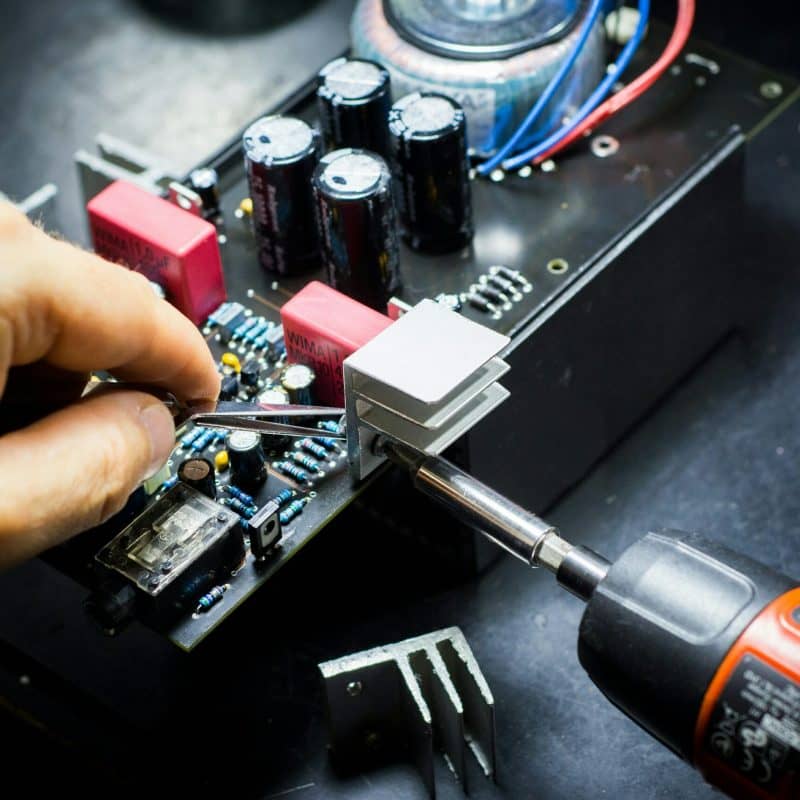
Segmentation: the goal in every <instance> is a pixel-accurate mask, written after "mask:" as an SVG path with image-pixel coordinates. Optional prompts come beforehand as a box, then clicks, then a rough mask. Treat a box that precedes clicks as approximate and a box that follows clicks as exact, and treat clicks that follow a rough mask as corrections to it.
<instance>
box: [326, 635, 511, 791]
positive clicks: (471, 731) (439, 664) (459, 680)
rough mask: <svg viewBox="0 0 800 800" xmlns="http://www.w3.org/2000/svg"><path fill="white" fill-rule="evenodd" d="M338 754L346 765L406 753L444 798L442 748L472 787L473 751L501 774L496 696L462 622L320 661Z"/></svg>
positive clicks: (488, 768)
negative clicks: (437, 764) (438, 754)
mask: <svg viewBox="0 0 800 800" xmlns="http://www.w3.org/2000/svg"><path fill="white" fill-rule="evenodd" d="M319 669H320V672H321V673H322V677H323V679H324V681H325V690H326V693H327V701H328V719H329V724H330V744H331V752H332V755H333V757H334V758H335V759H336V761H337V762H338V763H340V764H343V765H351V766H353V765H354V766H359V765H362V764H368V763H370V762H371V761H372V760H373V759H374V757H375V753H376V751H380V752H381V754H382V755H383V756H384V757H385V755H386V754H387V751H388V752H394V751H399V752H400V753H402V754H404V755H405V757H406V758H408V759H409V760H410V761H411V762H412V763H413V764H414V766H415V767H416V768H417V770H418V772H419V773H420V776H421V777H422V780H423V781H424V783H425V785H426V787H427V789H428V792H429V793H430V796H431V797H435V796H436V786H435V781H434V768H433V767H434V765H433V752H434V747H436V748H437V749H439V750H441V751H442V753H443V754H444V757H445V760H446V762H447V764H448V766H449V767H450V769H451V770H452V772H453V774H454V775H455V777H456V778H457V779H458V780H459V781H460V782H461V786H462V788H463V789H464V791H467V752H468V751H469V752H471V753H472V754H473V756H474V757H475V759H476V760H477V762H478V764H479V765H480V767H481V769H482V770H483V772H484V774H485V775H486V776H487V777H489V778H494V774H495V744H494V698H493V697H492V693H491V690H490V689H489V686H488V684H487V683H486V680H485V679H484V677H483V674H482V673H481V670H480V667H479V666H478V662H477V661H476V660H475V657H474V656H473V654H472V650H470V647H469V645H468V644H467V640H466V639H465V638H464V634H463V633H461V631H460V629H459V628H445V629H443V630H440V631H435V632H433V633H428V634H425V635H424V636H417V637H415V638H413V639H406V640H405V641H403V642H397V643H396V644H390V645H386V646H384V647H376V648H374V649H372V650H365V651H363V652H361V653H354V654H352V655H349V656H344V657H343V658H338V659H336V660H334V661H326V662H324V663H322V664H320V665H319Z"/></svg>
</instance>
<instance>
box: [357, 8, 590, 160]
mask: <svg viewBox="0 0 800 800" xmlns="http://www.w3.org/2000/svg"><path fill="white" fill-rule="evenodd" d="M588 6H589V3H588V2H580V0H359V3H358V5H357V7H356V10H355V13H354V15H353V20H352V30H351V34H352V43H353V52H354V55H356V56H357V57H359V58H365V59H370V60H372V61H377V62H379V63H380V64H382V65H383V66H384V67H386V69H387V70H388V71H389V73H390V75H391V78H392V92H393V94H394V96H395V98H399V97H402V96H403V95H404V94H406V93H408V92H412V91H433V92H440V93H442V94H447V95H449V96H451V97H453V98H454V99H456V100H457V101H458V102H459V103H461V105H462V106H463V107H464V110H465V112H466V115H467V129H468V137H469V146H470V148H471V149H472V150H474V151H475V152H476V153H477V154H478V155H490V154H491V153H492V152H493V151H494V150H495V149H496V148H497V147H498V146H499V145H500V144H502V143H503V142H504V141H505V140H506V139H507V138H508V137H509V136H510V135H511V134H512V133H513V131H514V130H515V129H516V127H517V126H518V125H519V123H520V122H521V121H522V119H523V118H524V116H525V114H526V113H527V111H528V110H529V109H530V108H531V106H533V104H534V103H535V102H536V99H537V98H538V97H539V95H540V94H541V93H542V91H543V90H544V88H545V87H546V86H547V83H548V81H549V80H550V78H551V77H552V76H553V74H554V73H555V72H556V70H557V69H558V68H559V66H560V65H561V64H562V62H563V61H564V60H565V59H566V58H567V57H568V55H569V53H570V52H571V51H572V50H573V48H574V46H575V42H576V40H577V38H578V36H579V33H580V27H581V25H580V23H581V21H582V20H583V19H584V17H585V15H586V13H587V10H588ZM604 42H605V37H604V33H603V26H602V24H601V21H598V23H597V25H596V27H595V30H594V32H593V33H592V35H591V36H590V37H589V40H588V41H587V44H586V47H585V48H584V50H583V52H582V53H581V55H580V57H579V58H578V61H577V63H576V64H575V66H574V67H573V69H572V70H571V71H570V75H569V77H568V79H567V80H566V81H564V83H563V85H562V87H561V88H560V89H559V90H558V92H557V93H556V95H555V96H554V98H553V100H552V101H551V102H550V103H549V104H548V107H547V108H545V110H544V113H543V114H542V115H541V118H540V119H539V120H538V122H537V123H536V124H535V126H534V128H533V130H532V131H531V132H530V136H529V137H528V139H527V141H526V142H523V143H522V144H527V143H530V142H532V141H534V140H535V139H536V135H537V133H538V132H541V131H542V130H543V129H544V130H549V129H550V128H552V127H553V126H554V125H555V124H556V123H558V122H559V121H560V120H561V118H562V117H564V116H565V115H567V114H568V113H569V111H570V109H573V108H575V107H577V105H579V104H580V102H581V101H582V100H584V99H585V98H586V97H587V96H588V95H589V94H590V93H591V91H592V89H594V87H595V86H596V85H597V84H598V83H599V81H600V80H601V79H602V76H603V73H604V70H605V52H604Z"/></svg>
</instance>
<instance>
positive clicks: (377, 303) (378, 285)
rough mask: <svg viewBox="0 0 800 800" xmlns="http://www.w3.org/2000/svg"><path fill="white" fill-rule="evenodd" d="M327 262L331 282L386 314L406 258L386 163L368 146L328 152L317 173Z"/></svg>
mask: <svg viewBox="0 0 800 800" xmlns="http://www.w3.org/2000/svg"><path fill="white" fill-rule="evenodd" d="M314 195H315V197H316V203H317V219H318V222H319V227H320V239H321V244H322V260H323V262H324V264H325V267H326V269H327V273H328V275H327V277H328V283H330V285H331V286H333V288H334V289H337V290H338V291H340V292H343V293H344V294H347V295H350V297H352V298H354V299H355V300H358V301H359V302H361V303H364V304H365V305H368V306H371V307H372V308H374V309H377V310H378V311H381V312H384V313H385V312H386V303H387V301H388V300H389V298H390V297H391V296H392V295H393V294H394V293H395V292H397V290H398V289H399V288H400V256H399V252H398V243H397V225H396V213H395V206H394V197H393V195H392V185H391V175H390V173H389V168H388V167H387V166H386V162H385V161H384V160H383V159H382V158H381V157H380V156H378V155H376V154H375V153H369V152H367V151H366V150H357V149H353V148H344V149H342V150H334V151H333V152H332V153H328V155H326V156H325V157H324V158H322V160H321V161H320V162H319V165H318V166H317V169H316V171H315V172H314Z"/></svg>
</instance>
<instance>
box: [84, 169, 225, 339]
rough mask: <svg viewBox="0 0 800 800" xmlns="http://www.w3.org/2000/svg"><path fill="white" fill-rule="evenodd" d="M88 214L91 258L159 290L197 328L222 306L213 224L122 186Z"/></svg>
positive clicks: (107, 190)
mask: <svg viewBox="0 0 800 800" xmlns="http://www.w3.org/2000/svg"><path fill="white" fill-rule="evenodd" d="M86 210H87V212H88V214H89V227H90V229H91V233H92V240H93V242H94V249H95V252H97V254H98V255H100V256H102V257H103V258H106V259H108V260H109V261H116V262H118V263H121V264H124V265H125V266H127V267H130V268H131V269H133V270H136V272H141V273H142V274H143V275H146V276H147V277H148V278H149V279H150V280H151V281H155V282H156V283H158V284H160V285H161V286H162V287H163V288H164V290H165V291H166V293H167V298H168V299H169V300H170V302H171V303H172V304H173V305H175V306H176V307H177V308H178V309H179V310H180V311H182V312H183V313H184V314H185V315H186V316H187V317H189V319H190V320H192V322H194V324H195V325H199V324H200V323H202V322H203V321H204V320H205V319H206V318H207V317H208V315H209V314H210V313H211V312H212V311H213V310H214V309H215V308H217V307H218V306H219V304H220V303H222V302H223V301H224V300H225V282H224V280H223V277H222V260H221V258H220V253H219V244H218V243H217V231H216V228H215V227H214V226H213V225H212V224H211V223H209V222H206V221H205V220H203V219H201V218H200V217H197V216H195V215H193V214H190V213H189V212H187V211H184V210H183V209H182V208H178V206H175V205H173V204H172V203H169V202H167V201H166V200H164V199H163V198H161V197H157V196H156V195H153V194H150V192H147V191H145V190H144V189H140V188H139V187H138V186H135V185H134V184H132V183H127V182H126V181H115V182H114V183H112V184H111V185H110V186H108V187H106V188H105V189H104V190H103V191H102V192H100V194H98V195H96V196H95V197H93V198H92V199H91V200H90V201H89V203H88V204H87V206H86Z"/></svg>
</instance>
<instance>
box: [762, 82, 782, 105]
mask: <svg viewBox="0 0 800 800" xmlns="http://www.w3.org/2000/svg"><path fill="white" fill-rule="evenodd" d="M782 94H783V86H781V85H780V84H779V83H778V81H767V82H766V83H762V84H761V96H762V97H763V98H764V99H765V100H777V99H778V98H779V97H780V96H781V95H782Z"/></svg>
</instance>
